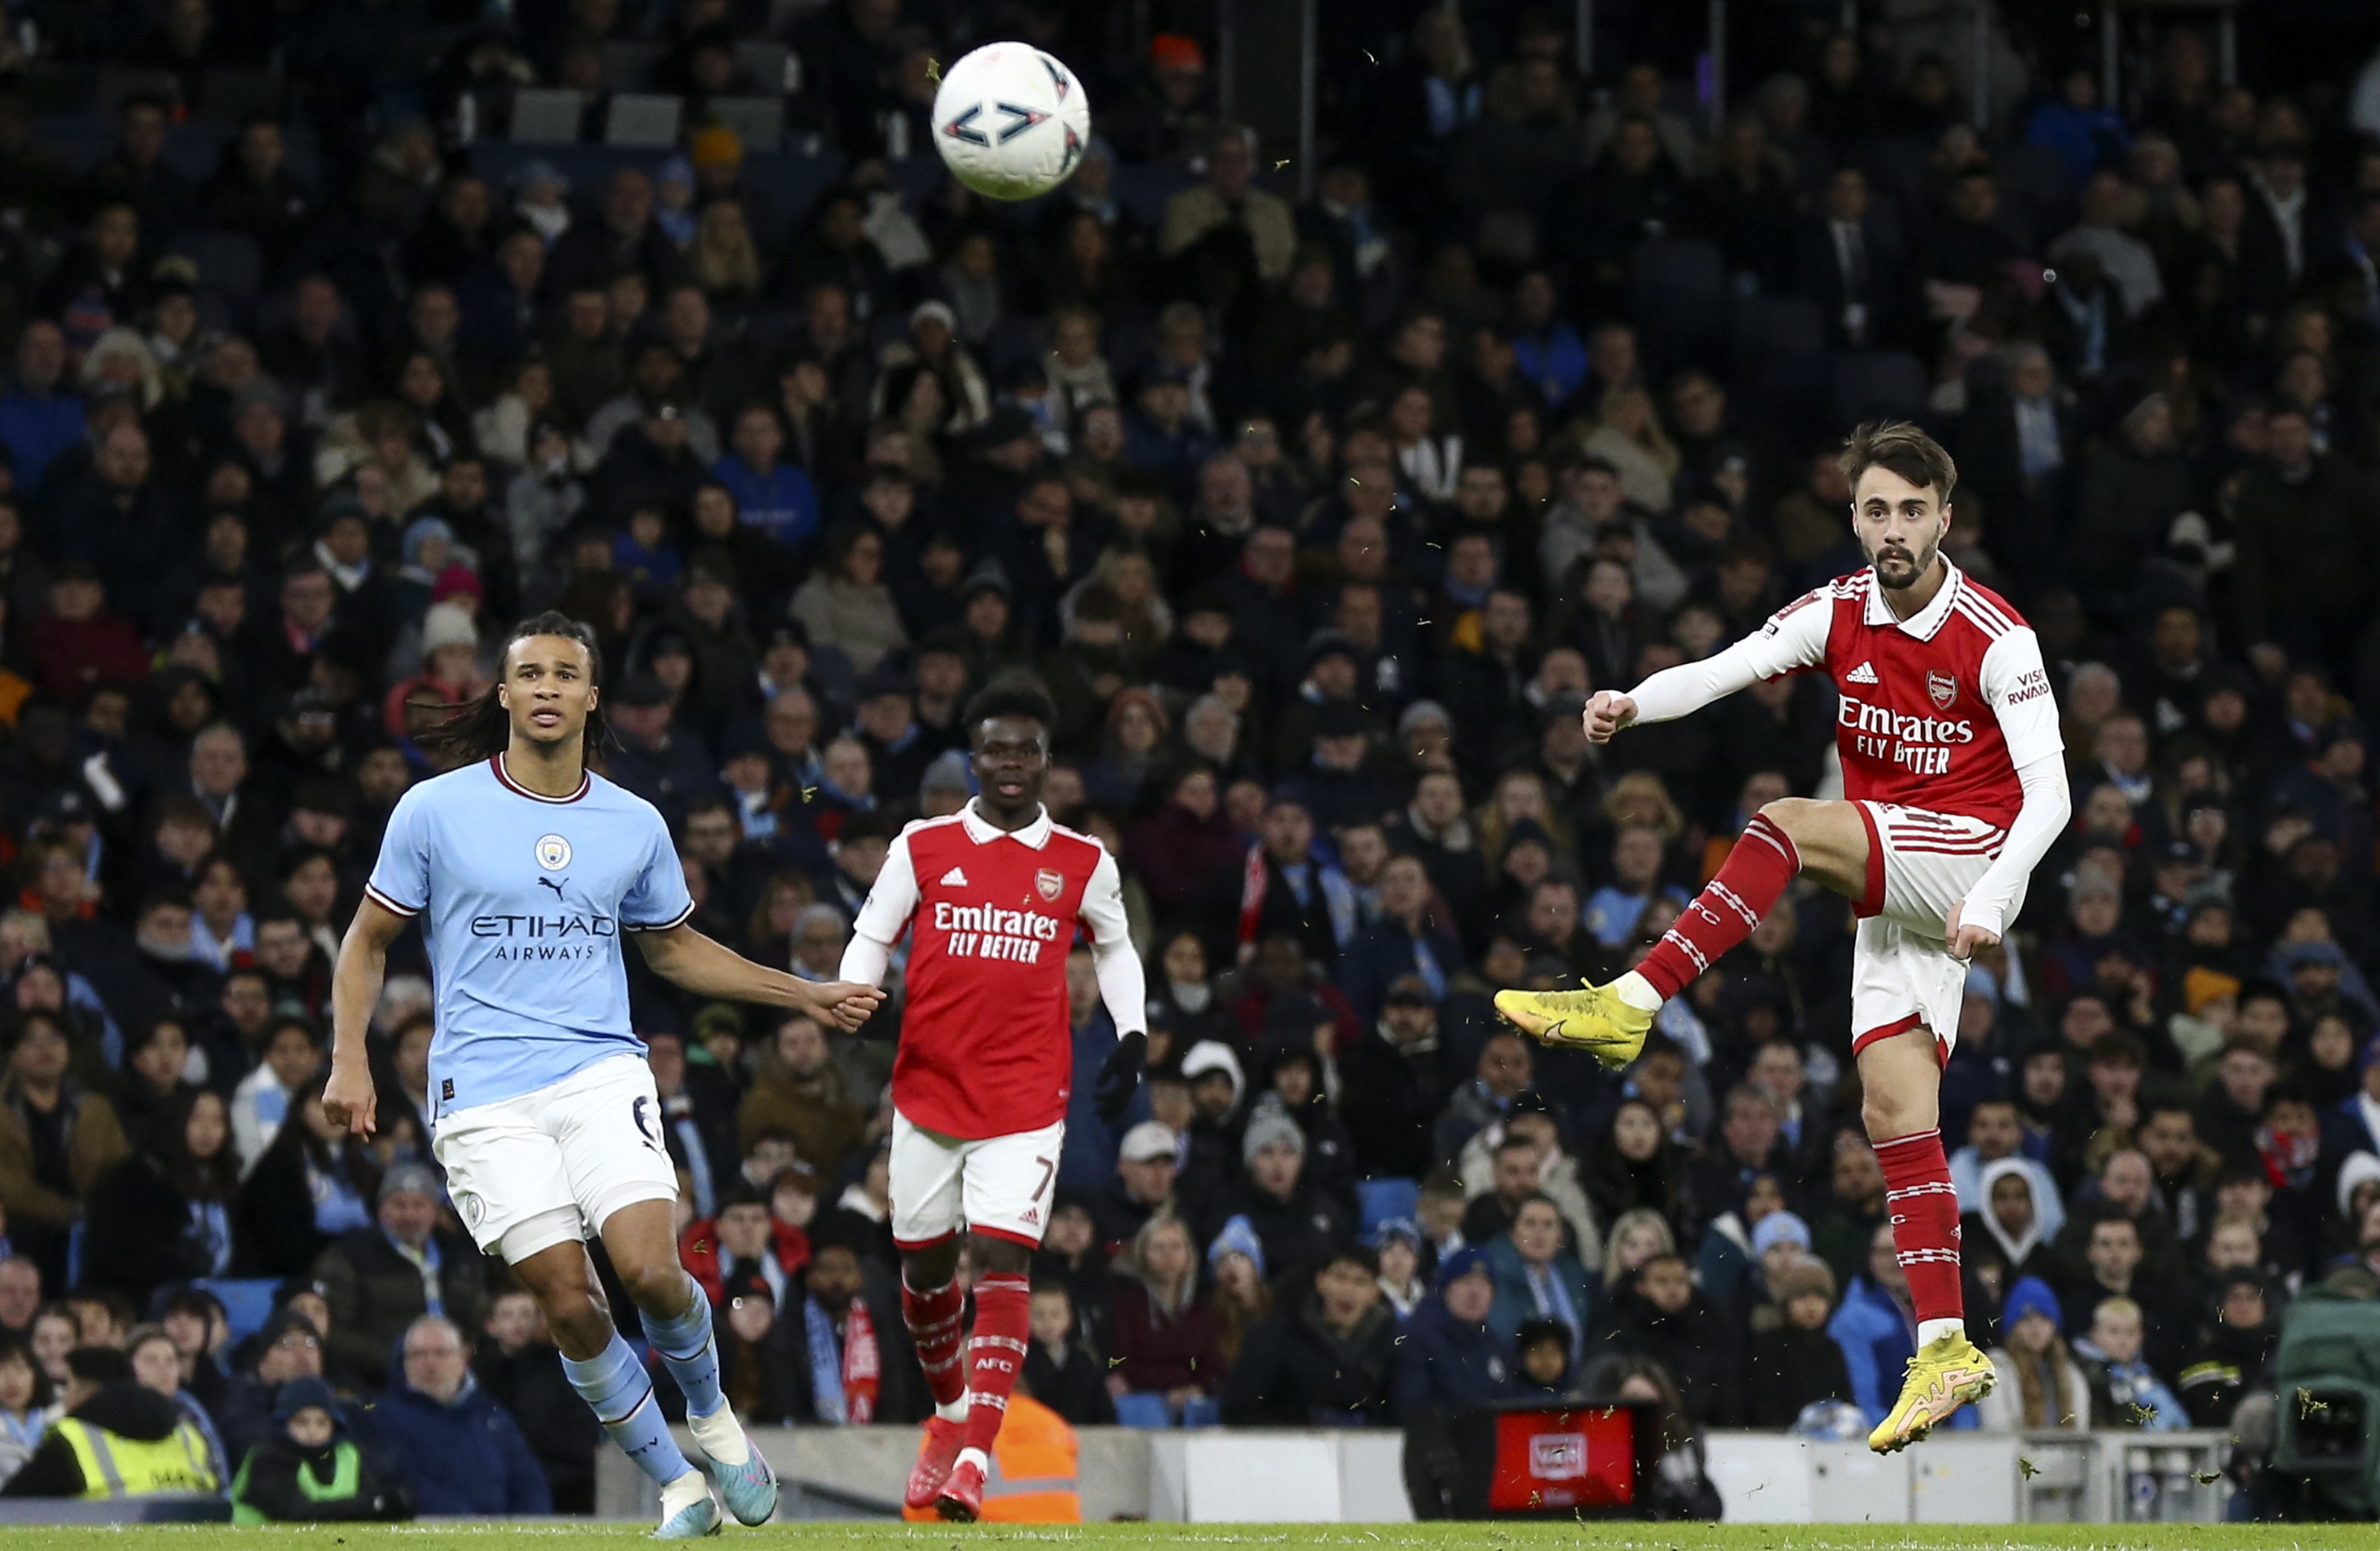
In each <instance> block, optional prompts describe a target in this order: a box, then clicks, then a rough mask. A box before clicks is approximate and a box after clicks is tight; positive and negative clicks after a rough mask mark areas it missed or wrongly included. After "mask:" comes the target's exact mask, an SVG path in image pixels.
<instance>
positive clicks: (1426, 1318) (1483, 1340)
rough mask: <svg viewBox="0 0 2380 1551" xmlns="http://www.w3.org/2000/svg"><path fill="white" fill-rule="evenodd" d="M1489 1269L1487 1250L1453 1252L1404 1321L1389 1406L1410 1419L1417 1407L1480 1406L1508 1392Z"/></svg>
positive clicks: (1511, 1364)
mask: <svg viewBox="0 0 2380 1551" xmlns="http://www.w3.org/2000/svg"><path fill="white" fill-rule="evenodd" d="M1495 1306H1496V1272H1495V1266H1494V1265H1493V1263H1492V1262H1491V1261H1490V1260H1489V1258H1488V1252H1487V1251H1486V1250H1484V1249H1480V1248H1477V1247H1466V1248H1463V1249H1459V1250H1457V1251H1455V1252H1454V1253H1453V1254H1451V1255H1448V1256H1447V1257H1446V1259H1445V1260H1444V1261H1443V1262H1441V1263H1440V1264H1439V1268H1438V1284H1437V1287H1436V1289H1435V1290H1433V1291H1432V1292H1431V1293H1430V1294H1429V1296H1427V1298H1424V1299H1423V1300H1422V1301H1421V1304H1420V1306H1419V1307H1417V1308H1416V1309H1415V1310H1414V1312H1413V1314H1412V1315H1411V1316H1410V1317H1409V1318H1408V1319H1407V1320H1406V1321H1405V1324H1404V1327H1403V1340H1402V1341H1401V1342H1400V1343H1399V1348H1398V1351H1397V1379H1396V1408H1397V1416H1398V1418H1399V1419H1400V1420H1401V1421H1403V1422H1406V1423H1408V1424H1410V1423H1411V1422H1412V1421H1413V1420H1414V1419H1415V1417H1416V1416H1418V1415H1420V1414H1421V1413H1422V1412H1424V1411H1426V1410H1428V1409H1431V1408H1445V1407H1451V1406H1469V1405H1485V1404H1487V1403H1488V1402H1489V1401H1492V1400H1500V1399H1502V1398H1504V1397H1505V1396H1507V1395H1509V1394H1511V1393H1512V1378H1513V1374H1514V1372H1515V1358H1514V1355H1513V1350H1512V1336H1511V1335H1510V1334H1509V1333H1506V1332H1503V1331H1500V1330H1498V1329H1497V1328H1496V1327H1495V1325H1494V1324H1493V1323H1492V1322H1491V1320H1490V1317H1489V1316H1490V1315H1492V1314H1493V1313H1494V1310H1495Z"/></svg>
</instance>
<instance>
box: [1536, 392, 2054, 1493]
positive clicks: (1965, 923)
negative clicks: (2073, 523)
mask: <svg viewBox="0 0 2380 1551" xmlns="http://www.w3.org/2000/svg"><path fill="white" fill-rule="evenodd" d="M1842 467H1843V473H1844V476H1845V478H1846V479H1849V481H1850V482H1851V486H1852V527H1853V528H1854V529H1855V530H1856V531H1857V533H1858V535H1859V542H1860V549H1861V551H1862V552H1863V553H1864V554H1865V555H1866V556H1867V560H1868V569H1867V570H1865V571H1862V572H1858V573H1855V574H1854V575H1852V576H1840V577H1837V578H1836V579H1835V580H1834V581H1832V582H1830V583H1828V585H1827V586H1825V587H1822V588H1818V589H1817V590H1816V591H1815V592H1813V593H1810V594H1809V595H1807V596H1806V597H1803V598H1799V599H1796V600H1794V601H1792V602H1791V603H1788V604H1787V605H1786V606H1785V607H1784V608H1782V609H1779V611H1778V612H1776V613H1775V614H1774V615H1772V616H1771V617H1770V618H1769V620H1768V623H1767V624H1764V625H1763V626H1761V628H1760V630H1759V631H1758V633H1757V634H1755V635H1752V636H1746V637H1745V638H1744V639H1743V640H1741V641H1738V642H1737V643H1736V644H1735V645H1733V646H1732V647H1730V648H1727V649H1726V650H1725V651H1722V652H1719V653H1718V654H1717V655H1716V656H1713V657H1710V658H1707V659H1706V660H1703V661H1700V662H1691V663H1685V664H1682V665H1681V666H1679V667H1675V668H1670V669H1667V670H1665V671H1663V672H1661V673H1656V674H1654V675H1653V676H1652V677H1651V678H1648V679H1646V680H1645V682H1644V683H1643V684H1640V685H1637V686H1636V688H1635V690H1634V692H1633V693H1632V694H1628V695H1619V694H1614V693H1612V692H1610V691H1609V690H1606V691H1603V692H1601V693H1599V694H1597V696H1596V697H1594V699H1593V700H1591V701H1590V702H1588V705H1587V708H1586V735H1587V737H1588V738H1589V739H1590V740H1591V741H1593V742H1596V743H1603V742H1606V741H1607V740H1609V738H1610V736H1611V735H1612V733H1615V732H1617V731H1618V730H1620V729H1621V728H1622V727H1626V726H1630V725H1632V724H1633V723H1635V722H1640V721H1672V720H1674V719H1676V718H1678V717H1682V716H1685V715H1688V714H1690V713H1692V712H1694V711H1696V710H1699V709H1702V708H1703V707H1704V706H1706V705H1708V704H1710V703H1711V702H1712V701H1713V700H1716V699H1718V698H1719V697H1721V696H1725V695H1732V694H1734V693H1735V692H1736V691H1737V690H1739V689H1743V688H1745V687H1747V686H1748V685H1752V684H1753V683H1755V681H1757V680H1762V679H1771V678H1775V677H1777V676H1778V675H1779V674H1780V673H1801V672H1805V671H1808V670H1813V669H1817V670H1823V671H1824V672H1825V673H1827V675H1828V677H1830V678H1832V679H1833V680H1834V681H1835V687H1836V689H1837V691H1838V692H1839V694H1840V697H1841V698H1840V702H1839V703H1838V706H1837V713H1836V719H1835V721H1836V730H1835V739H1836V744H1837V746H1838V748H1839V749H1840V753H1841V756H1842V770H1843V789H1844V791H1845V792H1846V793H1847V794H1848V800H1845V801H1840V802H1827V801H1817V800H1814V799H1810V798H1804V797H1785V798H1780V799H1779V800H1778V801H1776V802H1773V803H1770V804H1768V805H1767V806H1766V807H1764V808H1762V809H1761V810H1760V812H1759V814H1758V815H1757V816H1756V817H1755V818H1754V819H1753V820H1752V822H1751V823H1750V824H1748V825H1746V826H1745V827H1744V831H1743V836H1742V838H1741V839H1739V840H1738V841H1737V842H1735V849H1734V850H1732V851H1731V852H1730V853H1729V854H1728V857H1727V860H1726V861H1725V862H1724V863H1723V864H1721V865H1720V866H1719V869H1718V875H1717V876H1716V877H1714V878H1712V879H1711V880H1710V882H1709V884H1708V885H1706V887H1705V888H1704V890H1703V891H1702V892H1701V893H1700V894H1699V895H1697V896H1695V898H1694V903H1691V904H1689V905H1688V906H1687V907H1686V909H1685V911H1684V912H1683V913H1682V915H1679V917H1678V921H1677V925H1676V926H1674V927H1671V928H1670V930H1669V931H1668V932H1667V933H1665V934H1664V935H1663V936H1662V938H1661V940H1660V941H1658V942H1657V943H1655V944H1654V945H1653V948H1652V951H1650V952H1648V953H1646V954H1645V959H1644V962H1643V963H1639V964H1638V965H1637V966H1636V967H1635V968H1634V969H1633V970H1631V971H1629V972H1628V973H1627V974H1625V975H1621V976H1620V978H1619V979H1617V980H1615V981H1613V982H1612V983H1611V984H1609V985H1608V986H1595V987H1590V988H1587V989H1585V990H1583V991H1557V992H1549V993H1542V994H1539V993H1531V992H1525V991H1503V992H1500V993H1499V994H1498V996H1497V998H1496V1009H1497V1011H1498V1012H1501V1013H1503V1015H1504V1016H1505V1017H1506V1018H1508V1019H1510V1020H1512V1022H1513V1023H1514V1024H1518V1025H1520V1026H1521V1027H1522V1028H1523V1029H1524V1030H1526V1031H1527V1032H1528V1033H1530V1034H1533V1035H1535V1036H1536V1037H1537V1038H1539V1039H1541V1040H1543V1041H1545V1042H1546V1043H1548V1044H1560V1045H1574V1046H1578V1047H1580V1048H1585V1049H1588V1050H1592V1051H1593V1052H1594V1053H1595V1054H1596V1055H1597V1056H1598V1057H1600V1058H1601V1059H1602V1060H1603V1061H1604V1062H1605V1063H1606V1064H1607V1065H1610V1066H1622V1065H1625V1064H1626V1063H1627V1062H1629V1061H1630V1060H1633V1059H1635V1056H1636V1053H1637V1051H1638V1050H1640V1049H1642V1048H1644V1044H1645V1033H1646V1031H1648V1030H1649V1029H1650V1028H1651V1027H1652V1026H1653V1019H1654V1015H1655V1014H1656V1013H1658V1012H1659V1011H1660V1009H1661V1003H1662V1002H1663V1001H1664V1000H1667V999H1668V998H1670V997H1673V996H1676V995H1677V994H1678V993H1679V992H1680V991H1682V990H1683V989H1685V988H1686V985H1687V983H1688V982H1690V981H1692V980H1693V979H1694V976H1696V975H1700V974H1701V973H1702V972H1703V971H1704V970H1706V969H1708V968H1709V967H1710V966H1711V964H1712V963H1715V962H1717V960H1718V957H1719V955H1720V954H1722V953H1724V952H1726V951H1728V950H1729V949H1730V948H1733V947H1734V946H1735V945H1736V944H1737V943H1739V942H1742V941H1743V939H1744V938H1745V937H1746V936H1747V935H1749V934H1750V933H1751V931H1752V928H1753V927H1755V926H1756V925H1758V924H1759V921H1760V918H1761V917H1762V916H1763V915H1767V913H1768V911H1769V909H1770V908H1771V907H1772V906H1774V905H1775V904H1776V903H1777V901H1778V899H1779V896H1781V895H1782V894H1783V893H1784V892H1785V886H1786V885H1787V884H1789V883H1791V881H1792V880H1793V877H1794V875H1795V874H1796V873H1800V874H1803V875H1806V876H1808V877H1810V878H1815V879H1816V880H1817V881H1818V882H1819V883H1821V884H1824V885H1825V886H1826V887H1827V888H1829V889H1832V890H1834V891H1836V892H1837V893H1840V894H1846V895H1848V896H1850V897H1851V898H1852V899H1853V900H1856V901H1857V902H1858V905H1857V914H1858V915H1859V932H1858V936H1857V938H1856V939H1855V943H1854V947H1853V951H1852V1053H1853V1055H1854V1057H1855V1059H1856V1060H1858V1062H1859V1072H1860V1082H1861V1085H1862V1088H1863V1091H1864V1094H1865V1096H1866V1097H1865V1101H1864V1113H1863V1119H1864V1121H1866V1124H1867V1133H1868V1137H1869V1139H1870V1140H1871V1141H1872V1142H1873V1143H1874V1144H1875V1145H1876V1160H1877V1162H1878V1163H1880V1164H1882V1165H1883V1168H1884V1178H1885V1186H1886V1199H1887V1201H1888V1203H1889V1204H1890V1206H1891V1211H1892V1238H1893V1244H1894V1246H1895V1248H1896V1249H1897V1251H1898V1252H1899V1253H1898V1256H1897V1258H1898V1259H1899V1260H1900V1266H1901V1269H1902V1270H1903V1271H1904V1272H1906V1273H1907V1275H1908V1278H1909V1296H1910V1300H1911V1302H1912V1303H1914V1304H1915V1306H1916V1315H1917V1322H1918V1325H1917V1353H1916V1355H1915V1356H1913V1357H1912V1358H1911V1359H1910V1361H1909V1374H1908V1377H1907V1380H1906V1381H1905V1383H1904V1384H1903V1385H1902V1387H1901V1391H1900V1400H1899V1402H1898V1403H1897V1404H1895V1405H1894V1406H1893V1408H1892V1410H1891V1411H1890V1412H1888V1414H1887V1415H1886V1417H1885V1419H1884V1421H1883V1423H1882V1424H1880V1425H1878V1426H1877V1427H1876V1431H1875V1432H1874V1433H1872V1434H1870V1435H1869V1436H1868V1447H1869V1448H1874V1449H1876V1451H1877V1452H1879V1453H1889V1452H1891V1451H1892V1450H1894V1449H1897V1448H1903V1447H1905V1446H1907V1445H1909V1444H1912V1443H1914V1442H1916V1441H1917V1440H1918V1439H1920V1438H1922V1437H1924V1436H1925V1435H1926V1434H1927V1432H1929V1431H1931V1430H1932V1429H1933V1428H1935V1427H1937V1426H1938V1425H1940V1424H1941V1423H1942V1422H1943V1420H1944V1419H1945V1418H1947V1417H1949V1415H1950V1413H1951V1412H1955V1411H1957V1410H1958V1409H1959V1407H1960V1406H1961V1405H1963V1404H1965V1403H1966V1402H1968V1401H1970V1400H1980V1399H1981V1398H1982V1397H1983V1396H1985V1395H1986V1394H1988V1393H1989V1392H1990V1391H1991V1387H1992V1384H1993V1379H1994V1375H1993V1373H1992V1365H1991V1363H1990V1362H1989V1361H1988V1360H1986V1359H1985V1356H1984V1354H1983V1353H1982V1352H1980V1351H1976V1350H1975V1348H1974V1346H1973V1344H1972V1343H1971V1342H1969V1341H1968V1339H1967V1337H1966V1327H1965V1324H1964V1321H1963V1318H1962V1313H1963V1311H1962V1308H1961V1296H1960V1288H1959V1203H1958V1197H1957V1195H1956V1194H1954V1193H1953V1192H1952V1190H1951V1188H1950V1170H1949V1165H1948V1163H1947V1162H1946V1161H1945V1160H1944V1157H1943V1154H1942V1135H1941V1132H1940V1130H1939V1129H1938V1127H1939V1125H1940V1119H1939V1100H1940V1097H1941V1086H1942V1061H1943V1060H1944V1059H1945V1057H1946V1056H1947V1055H1948V1053H1949V1045H1950V1041H1951V1040H1952V1039H1954V1038H1956V1037H1957V1034H1958V1027H1959V1002H1960V998H1961V993H1962V990H1963V988H1964V985H1965V978H1966V968H1967V960H1968V959H1969V958H1970V957H1972V956H1973V954H1974V952H1975V951H1976V950H1978V949H1985V948H1989V947H1991V946H1992V945H1993V944H1995V943H1997V942H1998V941H1999V939H2000V934H2001V932H2002V930H2003V929H2004V927H2005V925H2006V923H2007V921H2008V919H2009V918H2010V916H2011V915H2014V914H2015V912H2016V910H2017V909H2018V907H2019V906H2020V905H2021V904H2022V902H2023V899H2024V890H2025V883H2026V880H2027V878H2029V877H2030V875H2031V874H2032V872H2033V868H2034V865H2035V864H2036V863H2038V862H2039V861H2040V860H2041V858H2042V856H2043V854H2045V853H2046V852H2047V851H2048V849H2049V847H2050V844H2051V842H2054V841H2055V840H2056V839H2057V838H2058V833H2059V832H2060V831H2061V830H2063V829H2064V828H2065V827H2066V819H2067V814H2068V811H2069V803H2068V798H2067V792H2066V771H2065V768H2064V763H2063V759H2062V755H2063V745H2062V743H2061V742H2060V740H2059V737H2058V708H2057V702H2056V701H2055V700H2054V699H2053V698H2052V697H2051V695H2050V691H2049V680H2048V677H2047V675H2046V673H2044V672H2043V669H2042V663H2041V648H2040V645H2039V643H2037V642H2036V641H2035V640H2034V634H2033V632H2032V630H2030V629H2029V628H2027V627H2026V625H2025V624H2024V622H2023V621H2022V620H2021V619H2019V618H2018V617H2017V614H2016V611H2015V610H2013V609H2011V608H2010V607H2009V606H2008V604H2007V603H2005V602H2003V601H2002V600H2000V599H1999V598H1998V597H1997V596H1995V595H1994V594H1992V593H1991V592H1988V591H1986V590H1985V589H1984V588H1980V587H1977V586H1976V585H1975V584H1974V583H1973V582H1972V581H1970V580H1969V579H1968V578H1967V577H1966V576H1963V575H1962V574H1961V572H1960V570H1959V568H1958V567H1957V566H1955V565H1952V564H1951V563H1949V560H1947V559H1945V558H1944V557H1943V555H1942V553H1941V544H1942V537H1943V535H1944V534H1945V533H1947V532H1949V527H1950V488H1951V486H1952V485H1953V484H1954V483H1955V482H1956V481H1957V479H1958V470H1957V469H1956V468H1955V467H1953V466H1952V464H1951V462H1950V456H1949V454H1948V453H1945V452H1944V451H1943V450H1942V449H1941V448H1940V447H1939V446H1938V445H1937V444H1936V443H1935V442H1934V441H1933V439H1932V438H1930V437H1928V436H1927V435H1925V432H1923V431H1921V430H1917V429H1916V428H1915V427H1913V426H1910V425H1906V424H1875V425H1866V426H1863V427H1861V428H1860V429H1859V430H1857V431H1855V432H1853V433H1852V438H1851V442H1850V443H1849V445H1847V446H1846V447H1845V449H1844V451H1843V454H1842Z"/></svg>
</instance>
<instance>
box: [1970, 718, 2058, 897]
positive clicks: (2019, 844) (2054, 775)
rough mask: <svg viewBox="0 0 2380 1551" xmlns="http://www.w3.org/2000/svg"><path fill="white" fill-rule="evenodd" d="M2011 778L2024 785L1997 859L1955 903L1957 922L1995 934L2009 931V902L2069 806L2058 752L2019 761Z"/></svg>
mask: <svg viewBox="0 0 2380 1551" xmlns="http://www.w3.org/2000/svg"><path fill="white" fill-rule="evenodd" d="M2016 778H2017V780H2018V781H2019V782H2022V784H2023V787H2024V806H2022V807H2021V808H2019V809H2018V810H2017V816H2016V819H2015V821H2014V822H2013V823H2011V824H2010V825H2009V831H2008V839H2006V840H2005V841H2002V842H2000V854H1999V859H1998V861H1996V862H1994V863H1993V864H1992V865H1991V867H1990V869H1989V870H1987V871H1986V872H1985V874H1984V876H1983V877H1981V878H1977V879H1976V880H1975V886H1974V887H1973V889H1970V890H1968V891H1967V897H1966V899H1965V900H1964V901H1963V902H1961V905H1960V907H1959V920H1960V922H1961V925H1964V926H1970V927H1983V928H1984V930H1985V931H1987V932H1989V933H1991V934H1992V935H1993V936H1994V937H2005V936H2007V935H2008V930H2007V920H2008V907H2009V902H2010V901H2011V900H2013V899H2015V898H2016V891H2017V890H2019V889H2020V888H2022V887H2023V886H2024V880H2025V879H2026V878H2030V877H2032V876H2033V869H2034V867H2036V866H2040V865H2041V859H2042V858H2043V857H2044V856H2046V855H2047V854H2049V848H2050V847H2051V846H2052V845H2055V844H2056V843H2057V842H2058V836H2059V835H2061V834H2064V833H2065V832H2066V821H2067V819H2068V818H2070V817H2072V815H2073V812H2074V806H2073V799H2072V798H2071V797H2070V796H2069V795H2068V794H2067V789H2066V759H2065V757H2064V756H2063V755H2061V754H2058V753H2057V752H2055V751H2053V752H2051V753H2050V754H2048V755H2046V756H2045V757H2041V758H2037V759H2035V760H2034V761H2033V762H2032V763H2031V764H2029V765H2019V766H2018V767H2017V768H2016Z"/></svg>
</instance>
